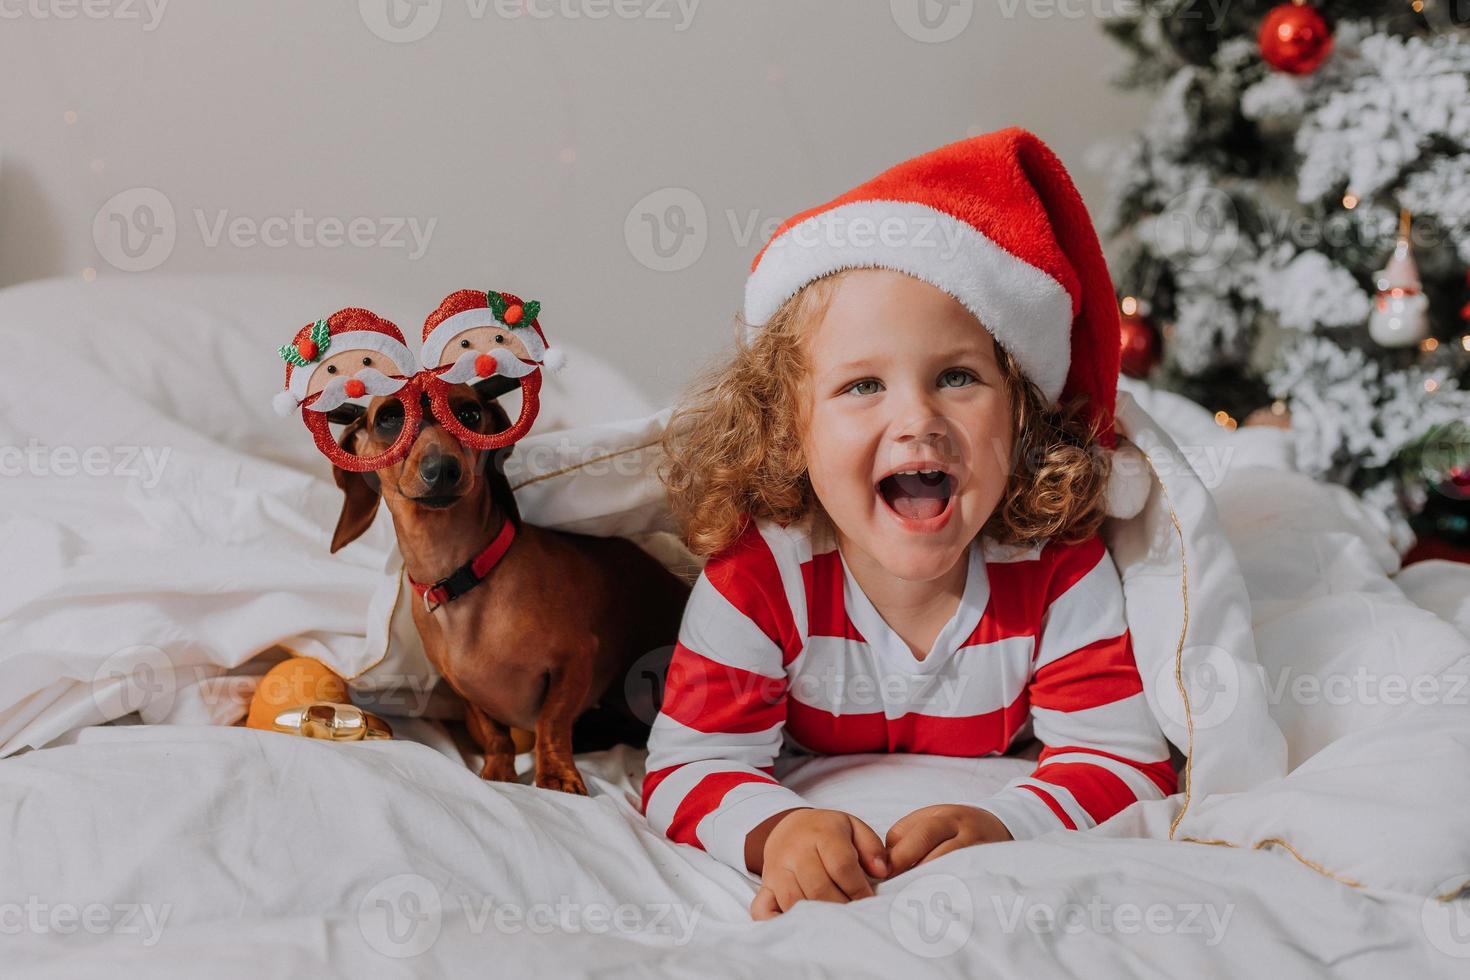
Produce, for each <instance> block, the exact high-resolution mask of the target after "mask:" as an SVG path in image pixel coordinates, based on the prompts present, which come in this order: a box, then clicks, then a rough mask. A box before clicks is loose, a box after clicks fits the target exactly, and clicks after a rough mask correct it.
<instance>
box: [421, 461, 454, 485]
mask: <svg viewBox="0 0 1470 980" xmlns="http://www.w3.org/2000/svg"><path fill="white" fill-rule="evenodd" d="M459 476H460V469H459V460H457V459H455V458H454V457H453V456H448V455H445V454H443V453H434V454H432V455H429V456H425V457H424V458H423V459H421V460H419V479H421V480H423V481H424V483H425V484H426V485H427V486H428V487H429V488H430V489H431V490H437V489H439V488H441V487H450V486H453V485H454V484H456V483H458V482H459Z"/></svg>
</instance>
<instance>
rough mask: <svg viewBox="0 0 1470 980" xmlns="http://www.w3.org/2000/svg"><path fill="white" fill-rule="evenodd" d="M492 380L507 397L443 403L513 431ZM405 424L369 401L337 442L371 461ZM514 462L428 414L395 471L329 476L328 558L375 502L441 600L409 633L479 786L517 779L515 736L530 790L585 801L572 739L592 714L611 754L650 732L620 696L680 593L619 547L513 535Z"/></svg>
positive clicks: (544, 532)
mask: <svg viewBox="0 0 1470 980" xmlns="http://www.w3.org/2000/svg"><path fill="white" fill-rule="evenodd" d="M491 380H492V381H497V382H501V383H500V384H499V385H498V386H496V385H492V384H491V383H489V382H485V383H481V384H480V385H477V386H475V387H471V386H469V385H456V386H455V387H454V388H453V389H452V392H451V396H450V407H451V408H452V409H453V411H454V414H455V417H456V418H457V419H458V420H459V421H460V422H461V423H462V424H463V425H464V426H465V427H466V428H468V429H471V430H473V431H476V432H484V433H494V432H501V431H504V430H505V429H508V428H510V420H509V418H508V417H507V416H506V413H505V411H504V410H503V409H502V408H501V407H500V405H499V403H498V402H497V401H496V400H495V397H496V396H497V395H498V394H502V393H504V390H505V388H506V384H505V380H506V379H500V378H496V379H491ZM514 384H515V382H509V385H510V387H513V386H514ZM424 397H425V399H427V396H424ZM403 424H404V412H403V405H402V404H401V403H400V402H399V401H398V399H396V398H394V397H392V396H380V397H376V398H374V399H373V400H372V401H371V403H370V404H369V405H368V406H367V410H366V412H365V413H363V414H361V415H359V416H358V417H356V418H354V419H353V420H352V421H350V423H349V424H348V425H347V427H346V428H345V429H344V430H343V431H342V434H341V435H340V436H339V439H338V441H339V443H340V445H341V446H342V448H344V449H346V450H347V451H348V452H351V453H354V454H356V455H372V454H374V453H378V452H382V451H384V450H385V449H387V447H388V446H390V445H391V444H392V443H393V441H394V440H395V439H396V438H397V437H398V436H399V434H400V432H401V431H402V426H403ZM509 451H510V450H509V449H506V450H500V451H498V452H490V451H477V450H472V449H468V448H467V447H465V446H463V445H462V444H461V443H460V442H459V441H457V440H456V439H454V438H453V437H452V436H451V435H450V434H449V433H448V432H446V431H445V430H444V428H443V427H442V426H440V425H438V424H437V423H436V421H435V420H434V418H433V415H432V414H431V412H430V411H429V407H428V406H427V405H425V406H424V424H423V429H422V431H421V432H420V433H419V435H418V437H417V439H416V440H415V441H414V444H413V446H412V449H411V450H410V451H409V454H408V455H407V457H405V458H404V460H403V461H402V462H400V463H397V464H394V465H392V466H388V467H386V468H384V469H381V470H378V471H376V472H371V473H348V472H346V471H344V470H342V469H339V468H336V467H333V472H334V475H335V477H336V480H337V485H338V486H339V487H341V489H342V491H343V493H344V496H345V499H344V501H343V505H342V514H341V517H340V519H339V520H338V523H337V529H336V532H335V533H334V534H333V536H332V551H333V552H336V551H337V550H338V549H339V548H341V547H343V546H344V545H346V544H348V543H349V542H351V541H352V540H354V539H355V538H357V537H358V535H360V534H362V533H363V531H365V530H366V529H367V528H368V526H369V525H371V524H372V521H373V517H374V515H375V514H376V513H377V510H378V500H379V498H380V496H381V499H382V500H384V501H385V502H386V503H387V505H388V511H389V513H390V514H391V515H392V517H393V526H394V530H395V532H396V534H397V536H398V547H399V550H400V551H401V552H402V553H403V565H404V570H405V571H406V572H407V574H408V575H409V577H410V580H411V581H413V582H415V583H436V584H437V585H439V586H447V587H448V591H447V592H444V591H430V592H428V593H427V594H426V595H427V598H426V599H425V601H421V602H415V603H414V604H413V619H414V625H415V626H417V627H418V631H419V636H421V637H422V638H423V641H424V651H425V652H426V653H427V654H428V657H429V660H430V662H432V663H433V665H434V667H435V668H436V669H437V670H438V671H439V673H440V674H442V675H443V677H444V679H445V680H446V681H447V682H448V683H449V685H450V686H451V687H452V688H453V689H454V691H455V692H456V693H458V694H459V695H460V696H461V697H463V698H464V700H465V720H466V725H467V727H468V729H469V733H470V735H471V737H472V738H473V739H474V740H475V741H476V742H477V743H478V744H479V745H480V747H481V748H482V749H483V750H484V752H485V765H484V768H483V769H482V770H481V771H480V776H481V778H483V779H492V780H506V781H511V780H514V779H515V778H516V773H515V744H514V742H513V740H512V738H511V732H510V729H511V727H516V728H523V729H527V730H530V731H534V732H535V734H536V746H535V763H536V785H537V786H539V787H542V788H544V789H555V790H561V791H563V792H568V793H579V794H582V795H586V793H587V787H586V785H585V784H584V783H583V782H582V777H581V775H580V774H579V773H578V772H577V768H576V765H575V764H574V763H573V761H572V752H573V725H574V723H576V722H577V721H578V719H579V718H583V720H584V721H585V720H586V718H584V717H583V716H584V714H585V715H586V716H587V717H593V716H597V715H599V714H600V715H601V717H603V718H609V719H613V720H614V721H613V724H621V725H622V727H621V728H618V729H615V730H616V731H617V732H618V737H619V740H623V741H632V742H634V744H643V742H645V741H646V739H647V734H648V725H647V722H644V721H639V720H637V719H635V718H634V717H633V714H632V712H631V711H629V710H628V709H627V706H626V702H625V701H624V699H623V692H624V690H625V688H624V684H623V680H624V678H625V677H626V676H627V674H628V671H629V669H630V668H631V667H632V665H633V663H634V662H635V661H636V660H637V659H638V658H640V657H642V656H643V655H645V654H647V653H650V652H651V651H654V650H657V649H660V648H665V649H666V648H668V647H671V646H672V645H673V643H674V641H675V639H676V638H677V636H678V632H679V620H680V617H681V616H682V614H683V609H684V604H685V601H686V600H687V599H688V597H689V588H688V586H686V585H685V584H684V583H683V582H682V581H681V580H680V579H678V578H677V577H676V576H674V575H673V574H672V573H670V572H669V571H668V570H667V569H665V568H664V566H663V565H661V564H660V563H659V562H657V561H656V560H654V559H653V558H652V557H651V556H649V555H648V554H647V553H646V552H644V551H643V550H642V549H640V548H638V547H637V546H636V545H634V544H633V543H632V542H630V541H627V540H625V539H622V538H598V537H591V536H588V535H582V534H569V533H564V532H561V531H553V530H550V529H546V528H539V527H534V526H532V525H529V524H524V523H522V521H521V517H520V512H519V511H518V510H517V508H516V502H515V498H514V496H513V495H512V493H511V487H510V483H509V481H508V480H507V479H506V478H505V475H504V473H503V472H502V470H501V467H500V465H498V464H500V463H501V462H502V461H503V459H504V454H506V453H508V452H509ZM507 524H509V525H510V529H509V530H508V531H507V530H506V525H507ZM502 532H504V533H502ZM511 533H513V537H512V538H507V537H506V536H505V535H507V534H511ZM505 540H509V541H510V545H509V548H508V550H505V551H504V552H503V553H502V554H501V555H500V557H499V560H496V561H494V563H493V567H491V568H490V569H489V571H488V572H487V573H485V574H484V575H483V577H482V578H481V579H480V580H478V581H476V579H475V576H476V575H478V574H479V573H480V572H482V571H483V567H480V566H477V567H476V568H475V571H474V572H473V573H469V565H468V563H469V562H470V561H471V559H474V558H475V557H476V556H479V555H481V553H482V552H484V551H485V550H486V548H487V545H491V544H492V543H493V544H494V545H495V546H496V547H498V546H499V545H500V543H501V542H503V541H505ZM491 553H492V554H494V553H495V552H493V551H492V552H491ZM467 575H468V577H467ZM415 587H416V589H418V588H421V587H422V586H420V585H416V586H415ZM446 596H447V597H446ZM435 598H437V599H438V600H439V601H438V602H437V604H436V602H435V601H433V600H434V599H435ZM589 709H593V710H592V711H590V712H589ZM583 727H584V726H579V729H578V732H579V736H580V734H581V732H582V730H583Z"/></svg>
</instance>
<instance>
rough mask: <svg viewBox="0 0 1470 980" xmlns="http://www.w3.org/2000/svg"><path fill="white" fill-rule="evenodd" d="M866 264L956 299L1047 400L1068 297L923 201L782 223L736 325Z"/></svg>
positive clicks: (1066, 342)
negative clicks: (821, 281)
mask: <svg viewBox="0 0 1470 980" xmlns="http://www.w3.org/2000/svg"><path fill="white" fill-rule="evenodd" d="M873 268H876V269H892V270H894V271H896V272H905V273H908V274H909V275H911V276H913V277H915V278H916V279H921V280H923V281H924V282H927V283H929V284H930V285H932V286H937V287H938V288H940V289H942V290H944V291H945V292H946V293H949V294H950V295H951V296H953V297H954V298H955V299H957V300H959V301H960V302H961V303H962V304H964V306H965V308H966V309H968V310H969V311H970V312H971V313H973V314H974V315H975V317H976V319H978V320H979V321H980V322H981V323H982V324H984V325H985V327H986V328H987V329H988V330H989V331H990V333H991V335H992V336H994V337H995V340H996V342H997V343H999V344H1000V345H1001V346H1002V347H1004V348H1005V349H1006V350H1007V351H1009V352H1010V353H1011V355H1012V356H1013V357H1015V359H1016V361H1017V363H1018V364H1019V365H1020V367H1021V370H1022V371H1024V372H1025V374H1026V376H1027V377H1028V378H1030V379H1031V381H1033V382H1034V383H1035V384H1036V387H1037V388H1039V389H1040V390H1041V393H1042V395H1043V396H1044V397H1045V398H1046V399H1047V401H1048V403H1049V404H1050V405H1051V406H1053V407H1054V406H1055V405H1056V401H1057V398H1058V396H1060V395H1061V393H1062V386H1063V385H1064V384H1065V383H1066V380H1067V370H1068V368H1069V367H1070V365H1071V360H1072V297H1071V294H1070V293H1068V292H1067V290H1066V287H1064V286H1063V285H1062V284H1061V283H1059V282H1057V281H1056V280H1055V279H1053V278H1052V277H1051V276H1050V275H1048V274H1047V273H1045V272H1043V271H1042V270H1040V269H1038V268H1037V267H1036V266H1034V265H1031V264H1030V263H1028V262H1026V261H1024V260H1022V259H1020V258H1018V257H1017V256H1015V255H1013V254H1012V253H1010V252H1008V251H1006V250H1005V249H1003V248H1001V247H1000V246H999V245H997V244H996V243H995V242H993V241H991V240H990V239H989V238H987V237H986V236H985V235H983V234H981V233H980V232H979V231H978V230H977V229H976V228H975V227H974V226H973V225H971V224H968V223H966V222H964V221H960V220H958V219H957V218H954V217H952V216H951V215H948V214H945V213H943V212H942V211H938V210H935V209H934V208H931V207H929V206H927V205H923V204H915V203H912V202H906V201H855V202H853V203H851V204H844V205H842V206H841V207H836V208H832V209H831V210H828V211H823V212H822V213H820V214H815V215H812V216H811V217H810V218H807V219H806V220H805V221H802V222H800V223H799V224H796V225H793V226H792V227H790V228H788V229H786V231H784V232H783V233H782V234H781V236H780V237H779V238H776V239H775V240H773V241H772V242H771V244H770V245H769V246H768V247H767V249H766V251H765V253H764V254H763V255H761V258H760V263H759V264H758V265H757V266H756V268H755V270H754V271H753V272H751V274H750V278H749V279H748V280H746V284H745V322H746V323H747V324H750V325H751V327H753V328H754V327H760V326H763V325H764V324H765V323H766V321H768V320H769V319H770V318H771V317H772V316H774V315H775V313H776V311H777V310H779V309H780V308H781V304H782V303H784V302H786V301H787V300H788V299H790V298H791V297H792V296H794V295H796V293H797V292H798V291H800V290H801V288H802V287H803V286H805V285H806V284H807V283H809V282H811V281H812V280H814V279H818V278H820V277H822V276H824V275H827V274H828V273H832V272H839V271H841V270H843V269H873Z"/></svg>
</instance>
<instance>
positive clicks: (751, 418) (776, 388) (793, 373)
mask: <svg viewBox="0 0 1470 980" xmlns="http://www.w3.org/2000/svg"><path fill="white" fill-rule="evenodd" d="M842 275H843V273H842V272H837V273H834V274H831V275H828V276H824V277H822V278H821V279H817V280H815V281H814V282H812V283H810V284H808V285H807V286H806V288H804V289H802V290H801V291H800V292H798V293H797V294H796V295H795V296H793V297H792V298H791V299H789V300H787V301H786V303H785V304H784V305H782V307H781V308H780V310H778V311H777V312H776V314H775V316H773V317H772V318H771V320H770V321H769V322H768V323H767V324H766V325H765V327H764V328H763V329H761V330H760V332H759V333H757V334H756V335H755V336H754V338H753V339H750V340H747V339H746V338H745V336H744V330H745V327H744V324H742V323H740V322H739V321H737V322H736V345H735V354H734V356H733V357H732V358H731V359H730V360H729V361H727V362H726V363H724V364H722V365H720V366H718V367H717V368H715V369H714V370H712V371H709V372H707V373H706V374H704V375H703V376H701V377H700V378H699V379H697V380H696V382H695V384H694V385H693V387H692V388H691V389H690V390H689V392H688V393H686V395H685V397H684V399H683V401H682V402H681V404H680V405H679V406H678V407H677V408H676V409H675V411H674V414H673V416H672V418H671V419H670V421H669V425H668V428H667V429H666V430H665V432H664V436H663V452H664V455H665V462H664V464H663V467H662V470H661V472H660V477H661V478H662V480H663V482H664V485H665V486H666V487H667V488H668V492H669V502H670V505H671V507H672V510H673V514H674V517H675V519H676V520H677V521H678V523H679V527H680V529H681V531H682V533H683V538H684V542H685V544H686V545H687V546H688V547H689V549H690V551H692V552H694V554H696V555H701V556H709V555H712V554H715V553H716V552H719V551H721V550H723V549H724V548H725V547H727V546H728V545H730V544H731V543H733V542H734V541H735V539H736V538H738V537H739V536H740V534H741V532H742V531H743V530H744V528H745V525H746V522H747V521H749V520H762V519H770V520H773V521H775V522H777V523H778V524H782V525H788V524H791V523H793V522H795V521H798V520H801V519H802V518H804V517H806V516H807V515H808V514H809V513H811V512H812V511H813V510H814V509H819V508H820V507H821V502H820V501H819V500H818V499H817V497H816V494H815V493H814V492H813V491H812V485H811V480H810V478H809V477H808V475H807V468H806V453H805V448H804V446H803V443H802V432H803V431H804V429H805V409H804V401H803V397H804V388H805V381H806V371H807V356H806V345H805V343H804V340H803V338H804V336H805V334H806V332H807V328H808V327H809V325H811V324H813V323H815V322H817V321H818V320H820V319H821V317H822V315H823V314H824V313H825V311H826V308H827V304H828V303H829V302H830V300H831V296H832V292H833V289H834V286H835V284H836V282H837V281H838V280H839V279H840V278H841V277H842ZM996 358H997V361H998V363H999V365H1000V369H1001V374H1002V375H1003V377H1004V380H1005V389H1006V392H1007V395H1008V396H1009V398H1010V403H1011V410H1012V411H1011V414H1012V417H1013V418H1014V420H1015V421H1014V427H1013V430H1012V435H1013V439H1012V446H1013V449H1012V465H1011V473H1010V476H1009V478H1008V480H1007V483H1006V488H1005V491H1004V492H1003V494H1002V496H1001V500H1000V503H999V504H998V505H997V506H996V509H995V511H994V512H993V513H992V514H991V515H990V518H989V519H988V520H987V521H986V523H985V525H984V526H983V527H982V528H981V530H980V533H981V534H983V535H986V536H988V537H990V538H993V539H995V540H996V541H999V542H1001V543H1005V544H1015V545H1023V546H1024V545H1031V544H1034V543H1036V542H1037V541H1039V540H1041V539H1043V538H1056V539H1058V540H1060V541H1064V542H1076V541H1082V540H1085V539H1087V538H1090V537H1091V536H1093V535H1094V534H1096V533H1097V531H1098V529H1099V528H1100V527H1101V526H1102V522H1103V518H1104V517H1105V503H1106V501H1105V493H1106V489H1107V478H1108V457H1107V454H1106V453H1103V452H1100V451H1099V448H1100V447H1099V444H1098V441H1097V436H1098V431H1097V426H1096V425H1095V424H1089V422H1088V420H1087V414H1086V412H1085V411H1084V407H1085V406H1084V405H1083V403H1082V402H1080V401H1078V402H1074V403H1072V404H1070V405H1066V406H1062V407H1059V408H1057V409H1048V408H1047V407H1046V403H1045V401H1044V399H1043V398H1042V395H1041V392H1040V391H1039V390H1038V389H1037V388H1036V386H1035V384H1033V383H1032V382H1031V381H1029V380H1028V379H1027V378H1026V377H1025V376H1024V375H1023V374H1022V373H1021V370H1020V368H1019V366H1018V365H1017V364H1016V361H1015V359H1014V358H1013V357H1011V355H1010V353H1009V352H1007V351H1006V350H1005V349H1004V348H1002V347H1000V345H998V344H997V345H996Z"/></svg>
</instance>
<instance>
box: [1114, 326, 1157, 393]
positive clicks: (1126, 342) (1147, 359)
mask: <svg viewBox="0 0 1470 980" xmlns="http://www.w3.org/2000/svg"><path fill="white" fill-rule="evenodd" d="M1119 325H1120V327H1121V328H1122V332H1123V373H1124V374H1126V375H1128V377H1130V378H1147V377H1148V376H1149V375H1150V374H1152V373H1153V370H1154V368H1156V367H1158V366H1159V361H1160V360H1161V359H1162V358H1163V346H1164V345H1163V340H1162V338H1161V337H1160V336H1159V331H1158V328H1157V327H1155V326H1154V325H1153V324H1152V323H1150V322H1149V321H1148V319H1147V318H1145V317H1142V316H1139V315H1138V314H1137V313H1124V314H1123V315H1122V317H1121V319H1120V324H1119Z"/></svg>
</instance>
